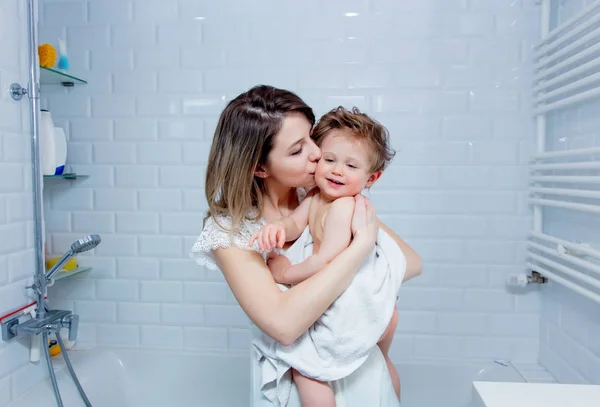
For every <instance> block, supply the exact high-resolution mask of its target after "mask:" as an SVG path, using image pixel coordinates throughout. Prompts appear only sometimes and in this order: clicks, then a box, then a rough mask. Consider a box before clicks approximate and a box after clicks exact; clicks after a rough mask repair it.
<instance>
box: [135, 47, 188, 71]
mask: <svg viewBox="0 0 600 407" xmlns="http://www.w3.org/2000/svg"><path fill="white" fill-rule="evenodd" d="M133 66H134V68H135V69H139V68H143V69H151V70H160V71H162V70H163V69H174V68H177V67H178V66H179V49H177V48H175V47H168V46H146V47H136V48H135V49H134V50H133Z"/></svg>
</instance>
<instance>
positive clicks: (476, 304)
mask: <svg viewBox="0 0 600 407" xmlns="http://www.w3.org/2000/svg"><path fill="white" fill-rule="evenodd" d="M463 309H465V310H467V309H469V310H478V311H479V312H510V311H512V310H513V309H514V298H513V296H512V295H511V294H509V293H508V292H506V291H504V290H491V289H490V290H484V289H469V290H466V291H465V292H464V300H463Z"/></svg>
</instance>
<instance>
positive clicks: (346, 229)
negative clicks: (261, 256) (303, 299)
mask: <svg viewBox="0 0 600 407" xmlns="http://www.w3.org/2000/svg"><path fill="white" fill-rule="evenodd" d="M353 212H354V197H344V198H340V199H337V200H335V201H334V202H333V203H332V204H331V207H330V208H329V211H328V213H327V218H326V219H325V225H324V226H323V238H322V239H321V246H320V248H319V252H318V253H316V254H313V255H312V256H309V257H308V258H306V260H304V261H303V262H302V263H298V264H294V265H290V266H289V267H287V268H285V269H279V267H277V266H278V265H279V264H281V263H279V264H278V265H275V264H273V265H271V264H269V268H270V269H271V272H272V273H273V275H274V276H275V277H276V281H277V280H279V281H277V282H278V283H282V284H292V285H294V284H298V283H300V282H302V281H304V280H306V279H307V278H309V277H310V276H312V275H313V274H315V273H316V272H317V271H319V270H321V269H322V268H323V267H325V265H327V263H329V262H330V261H331V260H333V259H334V258H335V257H336V256H337V255H338V254H340V253H341V252H342V251H343V250H344V249H345V248H346V247H348V245H349V244H350V239H351V237H352V231H351V222H352V213H353ZM284 266H285V265H281V266H280V267H284Z"/></svg>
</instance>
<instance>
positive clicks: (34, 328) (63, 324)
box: [0, 235, 101, 407]
mask: <svg viewBox="0 0 600 407" xmlns="http://www.w3.org/2000/svg"><path fill="white" fill-rule="evenodd" d="M100 242H101V239H100V236H99V235H90V236H86V237H83V238H81V239H78V240H77V241H75V242H73V244H72V245H71V248H70V249H69V251H68V252H66V253H65V254H64V255H63V256H62V257H61V258H60V260H59V261H58V262H57V263H56V264H55V265H54V267H52V268H51V269H50V270H49V271H48V272H47V273H45V274H43V275H41V276H38V275H36V279H35V281H34V283H33V284H32V285H31V286H29V287H27V288H31V289H33V290H34V291H35V292H36V294H37V296H38V298H42V299H43V298H44V292H42V290H43V289H44V288H45V287H46V286H47V283H50V282H51V281H52V277H54V275H55V274H56V273H57V272H58V271H59V270H61V269H62V266H63V265H64V264H65V263H66V262H67V260H69V259H70V258H71V257H73V256H75V255H77V254H79V253H83V252H86V251H88V250H91V249H93V248H94V247H96V246H98V244H100ZM20 317H22V315H19V314H17V315H15V316H12V317H9V318H6V319H5V320H2V321H0V322H1V323H0V325H1V326H2V339H3V340H5V341H8V340H11V339H13V338H16V337H24V336H31V335H41V336H42V348H43V349H44V354H45V356H46V362H47V363H48V370H49V372H50V379H51V380H52V386H53V388H54V394H55V396H56V402H57V404H58V406H59V407H63V403H62V400H61V397H60V392H59V390H58V384H57V382H56V376H55V374H54V368H53V367H52V363H51V361H50V351H49V349H48V335H49V334H51V333H53V334H54V335H55V336H56V339H57V341H58V344H59V346H60V348H61V349H62V352H61V353H62V355H63V358H64V359H65V363H66V365H67V368H68V369H69V373H71V377H72V378H73V381H74V382H75V386H77V389H78V390H79V394H80V395H81V398H82V399H83V401H84V402H85V405H86V406H91V403H90V401H89V399H88V398H87V396H86V394H85V392H84V391H83V388H82V387H81V384H80V383H79V380H78V379H77V376H76V375H75V371H74V370H73V366H72V365H71V361H70V360H69V356H68V355H67V351H66V348H65V344H64V342H63V340H62V336H61V334H60V331H61V329H63V328H67V329H68V330H69V340H70V341H74V340H76V339H77V331H78V329H79V316H78V315H75V314H73V313H72V312H71V311H68V310H49V309H47V307H46V302H45V301H42V302H41V303H39V302H38V304H37V312H36V314H35V317H32V318H30V319H28V320H25V321H21V319H20Z"/></svg>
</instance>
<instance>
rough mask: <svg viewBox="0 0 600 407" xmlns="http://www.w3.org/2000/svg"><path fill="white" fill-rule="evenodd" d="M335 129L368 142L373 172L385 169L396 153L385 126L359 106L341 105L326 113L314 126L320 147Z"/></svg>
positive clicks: (314, 135) (314, 138)
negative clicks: (348, 106) (362, 110)
mask: <svg viewBox="0 0 600 407" xmlns="http://www.w3.org/2000/svg"><path fill="white" fill-rule="evenodd" d="M334 129H338V130H346V131H347V133H348V134H349V135H350V136H351V137H353V138H354V139H356V140H358V141H362V142H364V143H366V145H367V146H368V147H369V148H370V149H371V151H372V153H373V154H372V159H371V168H370V169H369V171H371V172H378V171H383V170H384V169H385V167H387V165H388V164H389V163H390V162H391V161H392V159H393V158H394V156H395V155H396V152H395V151H394V150H392V148H391V147H390V135H389V133H388V130H387V129H386V128H385V126H383V125H382V124H381V123H379V122H378V121H377V120H375V119H373V118H371V117H369V116H368V115H366V114H364V113H362V112H361V111H360V110H358V108H357V107H353V108H352V110H351V111H350V110H348V109H346V108H344V107H343V106H339V107H337V108H335V109H333V110H331V111H329V112H328V113H326V114H324V115H323V116H322V117H321V118H320V119H319V122H318V123H317V125H316V126H315V127H314V128H313V131H312V136H311V137H312V139H313V140H314V141H315V143H316V144H317V145H318V146H319V147H320V146H321V143H322V142H323V140H324V139H325V136H327V135H328V134H329V132H331V130H334Z"/></svg>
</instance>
